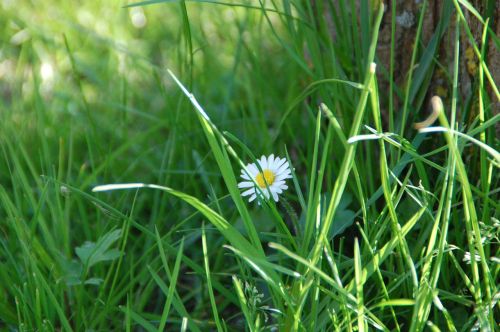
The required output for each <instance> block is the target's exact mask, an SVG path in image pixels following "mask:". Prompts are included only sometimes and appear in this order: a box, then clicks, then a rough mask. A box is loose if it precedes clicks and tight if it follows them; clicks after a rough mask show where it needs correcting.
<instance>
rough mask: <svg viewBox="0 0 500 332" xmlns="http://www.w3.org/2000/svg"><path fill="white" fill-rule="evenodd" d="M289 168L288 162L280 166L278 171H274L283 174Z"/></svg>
mask: <svg viewBox="0 0 500 332" xmlns="http://www.w3.org/2000/svg"><path fill="white" fill-rule="evenodd" d="M289 167H290V166H289V165H288V161H287V162H286V163H284V164H283V165H281V167H280V168H278V170H277V171H276V173H278V174H279V173H283V172H284V171H285V170H286V169H288V168H289Z"/></svg>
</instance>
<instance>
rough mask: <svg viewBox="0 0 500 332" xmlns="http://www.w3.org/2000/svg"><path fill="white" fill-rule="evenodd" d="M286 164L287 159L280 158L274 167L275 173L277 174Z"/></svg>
mask: <svg viewBox="0 0 500 332" xmlns="http://www.w3.org/2000/svg"><path fill="white" fill-rule="evenodd" d="M285 162H286V159H285V158H283V159H279V158H278V160H277V161H275V162H274V165H273V168H274V171H275V172H277V171H278V170H279V169H280V167H281V166H283V165H284V163H285Z"/></svg>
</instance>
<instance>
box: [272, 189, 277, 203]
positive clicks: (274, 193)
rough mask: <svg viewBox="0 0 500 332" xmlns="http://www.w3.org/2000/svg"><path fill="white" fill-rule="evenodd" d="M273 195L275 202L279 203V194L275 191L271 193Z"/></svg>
mask: <svg viewBox="0 0 500 332" xmlns="http://www.w3.org/2000/svg"><path fill="white" fill-rule="evenodd" d="M271 194H273V199H274V201H275V202H277V201H278V194H277V193H276V192H275V191H274V190H273V191H271Z"/></svg>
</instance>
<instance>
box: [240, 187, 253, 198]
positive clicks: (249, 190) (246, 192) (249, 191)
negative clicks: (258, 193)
mask: <svg viewBox="0 0 500 332" xmlns="http://www.w3.org/2000/svg"><path fill="white" fill-rule="evenodd" d="M251 193H255V189H254V188H251V189H248V190H246V191H244V192H242V193H241V196H248V195H250V194H251Z"/></svg>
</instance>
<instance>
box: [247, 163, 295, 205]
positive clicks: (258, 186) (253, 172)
mask: <svg viewBox="0 0 500 332" xmlns="http://www.w3.org/2000/svg"><path fill="white" fill-rule="evenodd" d="M256 161H257V163H258V165H256V164H255V163H250V164H247V165H245V166H244V169H242V178H243V179H244V181H242V182H240V183H239V184H238V188H240V189H242V190H243V192H242V196H248V195H250V193H251V194H252V195H251V196H250V197H249V202H252V201H253V200H255V199H256V198H257V197H258V198H259V199H257V202H258V203H259V204H260V200H262V199H263V200H269V199H273V200H274V201H276V202H278V200H279V194H281V193H283V192H284V191H285V190H286V189H288V186H287V185H286V184H285V180H286V179H290V178H292V175H291V169H290V164H289V163H288V161H287V159H286V158H279V157H277V156H275V155H274V154H271V155H269V156H267V157H266V156H264V155H263V156H261V157H260V159H257V160H256ZM243 175H245V176H243ZM248 177H249V178H248ZM252 183H253V185H252ZM249 188H252V189H249ZM251 190H254V191H253V192H252V191H251Z"/></svg>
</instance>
